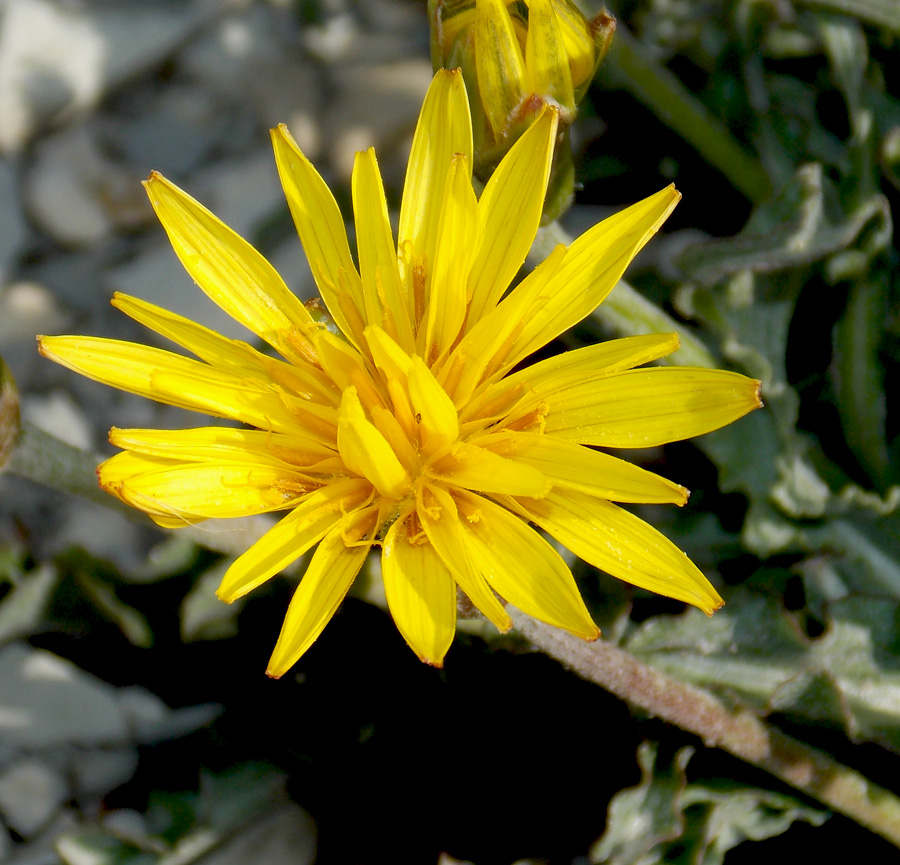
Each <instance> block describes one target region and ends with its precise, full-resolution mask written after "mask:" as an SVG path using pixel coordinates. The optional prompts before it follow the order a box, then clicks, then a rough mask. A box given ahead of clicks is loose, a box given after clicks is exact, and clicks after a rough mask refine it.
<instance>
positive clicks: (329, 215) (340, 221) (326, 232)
mask: <svg viewBox="0 0 900 865" xmlns="http://www.w3.org/2000/svg"><path fill="white" fill-rule="evenodd" d="M272 146H273V148H274V150H275V164H276V165H277V167H278V176H279V177H280V178H281V185H282V186H283V187H284V195H285V198H287V203H288V207H289V208H290V211H291V216H293V218H294V225H295V226H296V228H297V234H299V235H300V242H301V243H302V244H303V249H304V251H305V252H306V258H307V260H308V261H309V267H310V270H312V274H313V277H314V278H315V280H316V285H317V286H318V287H319V293H320V294H321V295H322V300H324V301H325V305H326V306H327V307H328V311H329V312H330V313H331V317H332V318H333V319H334V320H335V322H336V323H337V326H338V327H339V328H340V329H341V331H342V332H343V334H344V336H346V337H347V339H349V340H350V341H351V342H352V343H354V345H356V346H357V348H358V347H359V346H360V342H361V339H362V327H360V323H361V322H364V321H365V303H364V302H363V296H362V281H361V280H360V277H359V274H358V273H357V272H356V266H355V265H354V264H353V258H352V257H351V255H350V246H349V244H348V243H347V232H346V230H345V228H344V218H343V217H342V216H341V211H340V209H339V208H338V206H337V202H336V201H335V200H334V196H333V195H332V194H331V190H330V189H329V188H328V185H327V184H326V183H325V181H324V180H322V178H321V176H320V175H319V172H318V171H316V169H315V168H313V166H312V163H311V162H310V161H309V160H308V159H307V158H306V157H305V156H304V155H303V152H302V151H301V150H300V148H299V147H298V146H297V143H296V142H295V141H294V139H293V137H292V136H291V133H290V132H288V128H287V127H286V126H285V125H284V124H281V125H280V126H278V127H277V128H276V129H273V130H272ZM342 278H343V280H344V281H343V282H342Z"/></svg>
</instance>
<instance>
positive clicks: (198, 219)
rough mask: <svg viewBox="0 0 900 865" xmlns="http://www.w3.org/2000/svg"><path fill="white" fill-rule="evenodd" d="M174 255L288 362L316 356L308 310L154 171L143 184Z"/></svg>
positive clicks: (247, 249)
mask: <svg viewBox="0 0 900 865" xmlns="http://www.w3.org/2000/svg"><path fill="white" fill-rule="evenodd" d="M144 186H145V187H146V189H147V194H148V195H149V196H150V203H151V204H152V205H153V209H154V210H155V211H156V215H157V216H158V217H159V221H160V222H161V223H162V224H163V228H165V230H166V233H167V234H168V235H169V240H170V241H171V243H172V248H173V249H174V250H175V254H176V255H177V256H178V258H179V259H180V260H181V263H182V264H183V265H184V269H185V270H186V271H187V272H188V273H189V274H190V275H191V278H192V279H193V280H194V281H195V282H196V283H197V284H198V285H199V286H200V288H202V289H203V291H204V292H206V294H208V295H209V297H210V298H211V299H212V300H213V301H215V302H216V303H217V304H218V305H219V306H221V307H222V309H224V310H225V312H227V313H228V314H229V315H230V316H231V317H232V318H234V319H235V320H236V321H239V322H240V323H241V324H243V325H244V326H245V327H247V328H249V329H250V330H251V331H252V332H253V333H255V334H256V335H257V336H259V337H261V338H262V339H264V340H265V341H266V342H268V343H269V345H271V346H272V347H273V348H275V349H277V350H278V351H279V352H280V353H281V354H283V355H284V356H285V357H289V358H294V357H297V356H298V351H297V348H298V345H304V344H305V345H306V348H307V351H306V352H301V353H300V356H304V355H305V356H306V357H307V358H309V357H311V356H312V355H311V350H310V349H309V345H308V342H306V339H305V338H307V339H308V337H309V335H310V334H311V333H312V332H313V331H314V330H315V325H314V324H313V321H312V319H311V318H310V315H309V312H308V311H307V309H306V307H304V306H303V304H302V303H301V302H300V301H299V300H298V299H297V298H296V297H295V296H294V294H293V293H292V292H291V290H290V289H289V288H288V287H287V286H286V285H285V284H284V280H282V278H281V277H280V276H279V275H278V273H277V272H276V270H275V268H273V267H272V265H271V264H269V262H268V261H266V259H265V257H264V256H262V255H260V253H259V252H257V251H256V250H255V249H254V248H253V247H252V246H251V245H250V244H249V243H247V241H246V240H244V239H243V238H241V237H239V236H238V235H237V234H235V232H233V231H232V230H231V229H230V228H228V226H226V225H225V224H224V223H223V222H222V221H221V220H220V219H218V217H216V216H215V215H213V214H212V213H210V211H208V210H207V209H206V208H205V207H204V206H203V205H202V204H200V203H199V202H198V201H195V200H194V199H193V198H191V196H189V195H188V194H187V193H186V192H184V191H182V190H181V189H179V188H178V187H177V186H175V185H174V184H173V183H170V182H169V181H168V180H166V179H165V178H164V177H163V176H162V175H161V174H157V173H156V172H153V173H152V174H151V175H150V179H149V180H147V181H146V182H145V184H144Z"/></svg>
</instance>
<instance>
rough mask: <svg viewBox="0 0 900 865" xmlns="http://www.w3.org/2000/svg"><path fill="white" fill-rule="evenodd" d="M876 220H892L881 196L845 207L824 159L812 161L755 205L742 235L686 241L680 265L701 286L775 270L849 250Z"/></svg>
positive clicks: (881, 221)
mask: <svg viewBox="0 0 900 865" xmlns="http://www.w3.org/2000/svg"><path fill="white" fill-rule="evenodd" d="M873 221H875V222H877V223H879V224H882V225H883V224H886V225H888V226H889V225H890V207H889V205H888V203H887V201H886V200H885V199H884V198H883V197H882V196H881V195H873V196H871V197H869V198H867V199H866V200H864V201H862V202H860V203H859V204H858V205H857V206H856V207H855V208H854V209H853V210H851V211H849V212H844V211H843V210H842V209H841V208H840V207H838V205H837V203H836V192H835V190H834V189H833V188H832V186H831V184H830V183H829V182H828V180H827V179H826V178H825V177H824V174H823V167H822V164H821V163H818V162H816V163H811V164H807V165H803V166H801V167H800V168H799V169H797V172H796V174H795V176H794V178H793V180H792V181H791V182H790V183H788V184H787V185H786V186H785V187H784V188H783V189H782V190H781V192H780V193H779V194H778V195H777V196H776V197H775V198H774V199H772V200H771V201H769V202H767V203H766V204H764V205H761V206H760V207H759V208H757V210H756V211H755V212H754V214H753V216H752V218H751V219H750V221H749V222H748V223H747V225H746V227H745V228H744V230H743V231H742V232H741V233H740V234H738V235H737V236H736V237H730V238H726V239H722V240H708V241H704V242H703V243H698V244H693V245H691V246H688V247H687V248H686V249H685V250H684V252H683V253H682V254H681V256H680V257H679V259H678V266H679V267H680V268H681V269H682V270H683V271H684V273H685V274H687V276H688V278H689V279H691V280H694V281H696V282H698V283H700V284H702V285H712V284H714V283H716V282H718V281H719V280H721V279H724V278H725V277H727V276H730V275H732V274H735V273H738V272H740V271H743V270H749V271H753V272H755V273H773V272H775V271H779V270H785V269H787V268H790V267H798V266H801V265H806V264H810V263H811V262H814V261H819V260H821V259H823V258H825V257H826V256H828V255H832V254H834V253H836V252H840V251H841V250H844V249H846V248H847V247H849V246H851V245H852V244H853V243H854V241H855V240H856V239H857V238H858V237H859V235H860V233H861V232H862V231H863V229H864V228H865V227H866V226H867V225H869V223H871V222H873ZM882 233H883V232H882Z"/></svg>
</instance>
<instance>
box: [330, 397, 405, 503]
mask: <svg viewBox="0 0 900 865" xmlns="http://www.w3.org/2000/svg"><path fill="white" fill-rule="evenodd" d="M337 441H338V450H339V451H340V452H341V458H342V459H343V460H344V465H346V466H347V468H348V469H350V471H352V472H356V473H357V474H359V475H360V476H361V477H364V478H367V479H368V480H369V481H370V482H371V483H372V485H373V486H374V487H375V488H376V489H377V490H378V492H379V493H381V495H383V496H386V497H387V498H389V499H399V498H402V497H403V496H404V495H406V493H407V492H409V489H410V481H409V475H408V474H407V473H406V469H404V468H403V466H402V465H401V463H400V460H398V459H397V455H396V454H395V453H394V451H393V450H392V449H391V446H390V444H388V441H387V439H386V438H385V437H384V436H383V435H382V434H381V433H380V432H379V431H378V429H377V428H376V427H375V425H374V424H373V423H372V422H371V421H370V420H369V419H368V418H367V417H366V415H365V412H364V411H363V407H362V403H360V401H359V396H358V395H357V393H356V388H355V387H348V388H346V389H345V390H344V397H343V399H342V400H341V413H340V417H339V419H338V433H337Z"/></svg>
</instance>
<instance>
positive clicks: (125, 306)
mask: <svg viewBox="0 0 900 865" xmlns="http://www.w3.org/2000/svg"><path fill="white" fill-rule="evenodd" d="M111 303H112V305H113V306H114V307H115V308H116V309H118V310H121V311H122V312H124V313H125V315H127V316H130V317H131V318H133V319H134V320H135V321H139V322H140V323H141V324H143V325H144V326H145V327H149V328H150V329H151V330H154V331H156V333H158V334H160V335H161V336H164V337H166V339H170V340H172V342H174V343H175V344H176V345H179V346H181V347H182V348H186V349H187V350H188V351H190V352H192V353H193V354H195V355H197V357H199V358H200V359H201V360H203V361H206V363H209V364H212V365H213V366H217V367H219V368H225V369H236V370H245V371H249V372H250V374H251V375H263V376H267V377H270V378H272V379H274V380H275V381H277V382H279V383H280V384H282V385H284V386H286V387H289V388H291V389H292V390H293V391H294V392H295V393H297V394H298V395H301V394H302V395H305V396H306V397H307V398H308V399H315V400H316V401H317V402H325V403H329V404H332V405H333V404H334V403H335V399H336V392H335V387H334V383H333V382H332V381H331V380H330V379H329V378H328V377H327V376H326V375H325V374H324V373H323V372H322V370H321V369H320V368H319V367H318V366H315V365H313V364H312V363H309V362H307V361H305V360H304V359H303V358H302V357H296V358H294V360H293V362H292V363H285V362H284V361H281V360H277V359H276V358H274V357H269V356H268V355H265V354H263V353H262V352H260V351H257V350H256V349H255V348H253V347H252V346H250V345H248V344H247V343H245V342H241V341H240V340H235V339H228V338H227V337H224V336H222V335H221V334H219V333H216V331H214V330H210V329H209V328H208V327H204V326H203V325H202V324H197V322H195V321H191V320H190V319H189V318H184V316H181V315H177V314H176V313H174V312H170V311H169V310H167V309H163V308H162V307H161V306H156V305H155V304H152V303H148V302H147V301H145V300H141V299H140V298H137V297H130V296H129V295H126V294H122V293H120V292H116V293H115V294H114V295H113V298H112V301H111ZM309 344H310V346H312V343H309Z"/></svg>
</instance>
